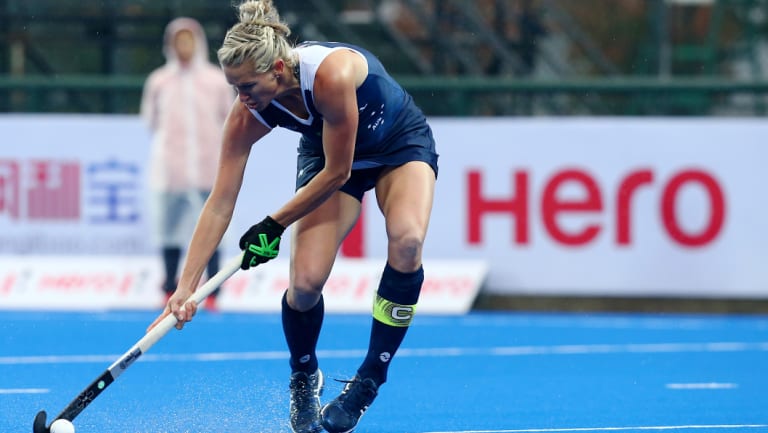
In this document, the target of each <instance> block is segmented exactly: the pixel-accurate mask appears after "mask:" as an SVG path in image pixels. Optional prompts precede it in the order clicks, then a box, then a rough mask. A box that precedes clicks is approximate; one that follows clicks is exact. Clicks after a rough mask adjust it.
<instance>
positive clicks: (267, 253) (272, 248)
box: [248, 233, 280, 266]
mask: <svg viewBox="0 0 768 433" xmlns="http://www.w3.org/2000/svg"><path fill="white" fill-rule="evenodd" d="M259 243H260V244H261V245H256V244H250V243H249V244H248V251H250V252H252V253H253V254H256V255H257V256H261V257H264V258H266V259H274V258H275V257H277V253H278V252H279V245H280V236H277V237H276V238H274V239H272V242H269V239H267V235H266V234H265V233H259ZM255 259H256V258H255V257H254V258H252V259H251V266H254V265H255V263H254V260H255Z"/></svg>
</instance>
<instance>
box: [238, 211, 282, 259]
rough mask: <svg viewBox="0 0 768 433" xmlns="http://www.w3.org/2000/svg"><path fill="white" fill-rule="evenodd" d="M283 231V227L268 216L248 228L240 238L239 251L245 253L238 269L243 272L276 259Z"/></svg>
mask: <svg viewBox="0 0 768 433" xmlns="http://www.w3.org/2000/svg"><path fill="white" fill-rule="evenodd" d="M284 231H285V227H283V226H281V225H280V224H279V223H278V222H277V221H275V220H273V219H272V217H270V216H267V217H266V218H264V220H262V221H261V222H260V223H258V224H256V225H254V226H252V227H251V228H249V229H248V231H247V232H245V234H244V235H243V236H242V237H241V238H240V249H241V250H244V251H245V254H243V262H242V263H241V264H240V269H243V270H245V269H248V268H250V267H253V266H256V265H259V264H261V263H265V262H267V261H269V260H272V259H274V258H275V257H277V253H278V252H279V251H280V236H281V235H282V234H283V232H284Z"/></svg>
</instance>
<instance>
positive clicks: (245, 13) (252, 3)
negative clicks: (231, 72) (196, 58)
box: [217, 0, 295, 73]
mask: <svg viewBox="0 0 768 433" xmlns="http://www.w3.org/2000/svg"><path fill="white" fill-rule="evenodd" d="M238 11H239V15H240V20H239V22H238V23H237V24H235V25H234V26H232V28H230V29H229V30H228V31H227V34H226V35H225V36H224V42H222V44H221V48H219V51H218V52H217V55H218V58H219V63H220V64H221V66H223V67H238V66H240V65H242V64H244V63H246V62H250V63H251V65H252V66H253V72H255V73H263V72H267V71H269V70H270V69H272V66H273V65H274V62H275V60H277V59H283V60H284V61H285V63H286V64H287V65H288V66H289V67H293V66H295V61H294V59H293V58H292V56H291V55H290V52H291V50H292V49H293V46H292V45H291V43H289V42H288V39H287V36H288V35H290V34H291V29H290V28H288V25H286V24H285V23H284V22H283V21H281V19H280V14H279V13H278V12H277V8H275V6H274V5H273V4H272V0H246V1H244V2H243V3H241V4H240V6H239V7H238Z"/></svg>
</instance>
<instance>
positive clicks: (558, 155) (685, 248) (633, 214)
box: [0, 115, 768, 298]
mask: <svg viewBox="0 0 768 433" xmlns="http://www.w3.org/2000/svg"><path fill="white" fill-rule="evenodd" d="M430 121H431V124H432V126H433V129H434V133H435V137H436V139H437V141H438V151H439V153H440V155H441V156H440V175H439V179H438V182H437V190H436V196H435V204H434V208H433V217H432V221H431V223H430V229H429V230H430V231H429V235H428V238H427V243H426V245H425V249H424V255H425V257H426V258H432V259H440V260H443V259H449V260H471V261H478V260H479V261H483V262H485V263H487V264H488V277H487V280H486V290H489V291H492V292H499V293H514V294H568V295H606V296H628V295H629V296H694V297H728V298H732V297H755V298H766V297H768V267H766V265H765V263H766V262H768V242H766V240H768V226H767V225H766V224H765V223H764V222H763V221H764V219H765V217H764V215H765V214H766V212H768V194H765V192H764V185H767V184H768V173H766V170H764V168H763V165H764V162H765V161H768V147H766V145H765V141H766V138H765V137H768V122H766V121H765V120H764V119H759V118H754V119H730V118H663V119H662V118H456V119H452V118H436V119H431V120H430ZM0 128H2V130H3V131H4V139H3V140H4V142H3V144H2V145H0V255H3V254H6V255H19V254H66V255H71V254H83V255H88V254H119V255H147V254H150V255H151V254H154V251H155V249H154V247H153V246H152V244H151V240H150V237H149V236H148V235H147V234H148V233H150V230H149V228H148V227H147V221H148V211H147V202H148V200H147V197H146V181H145V178H146V163H147V157H148V145H149V140H148V137H147V134H146V131H145V130H144V129H143V127H142V125H141V124H140V122H139V120H138V118H136V117H133V116H23V115H6V116H1V117H0ZM297 140H298V136H297V135H296V134H294V133H292V132H290V131H284V130H276V131H275V132H273V133H271V134H270V135H269V136H267V137H266V138H265V139H264V140H263V142H260V143H257V144H256V145H255V147H254V150H253V152H252V160H253V161H252V163H251V164H249V167H248V169H247V173H246V179H245V181H244V185H243V189H242V191H241V194H240V200H239V202H238V204H237V207H236V209H235V216H234V219H233V222H232V225H231V227H230V230H229V231H228V233H227V237H226V239H225V241H224V247H225V249H226V250H227V252H228V253H229V254H234V253H235V252H236V251H235V249H234V248H236V243H237V239H238V238H239V236H240V234H241V233H242V232H243V231H244V230H246V229H247V228H248V227H249V226H250V225H251V224H253V223H254V222H257V221H258V220H260V219H261V218H263V216H264V215H265V214H267V213H269V212H272V211H274V209H276V208H277V207H279V206H280V205H281V204H282V203H284V202H285V200H287V199H288V198H289V196H290V195H291V194H292V192H293V177H294V174H295V148H296V144H297ZM256 156H260V158H261V159H259V160H258V161H257V160H256V158H255V157H256ZM265 161H268V162H265ZM265 179H268V180H267V181H265ZM73 185H75V186H73ZM371 198H372V196H371ZM73 200H74V201H75V202H76V203H79V206H75V207H72V206H71V203H72V201H73ZM361 227H362V229H361V231H360V232H359V233H360V236H356V237H354V238H353V239H352V240H351V242H353V243H355V244H356V245H352V246H351V248H350V251H355V250H356V251H358V252H360V253H361V255H362V256H363V257H366V258H370V259H374V260H378V261H379V262H381V260H383V257H384V255H385V251H386V247H385V244H386V238H385V236H384V231H383V221H381V216H380V215H379V212H378V209H377V208H376V205H375V200H373V199H366V201H365V211H364V217H363V221H362V225H361ZM289 238H290V231H289V232H288V233H287V236H286V239H285V240H284V244H283V245H284V249H287V245H289ZM283 254H286V252H283ZM425 270H426V272H427V273H429V272H431V270H430V269H428V268H426V267H425Z"/></svg>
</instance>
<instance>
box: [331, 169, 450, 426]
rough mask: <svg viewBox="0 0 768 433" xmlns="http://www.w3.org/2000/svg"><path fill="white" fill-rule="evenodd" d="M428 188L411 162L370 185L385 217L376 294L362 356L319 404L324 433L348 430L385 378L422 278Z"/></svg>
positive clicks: (428, 174) (431, 179) (427, 179)
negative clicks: (336, 391)
mask: <svg viewBox="0 0 768 433" xmlns="http://www.w3.org/2000/svg"><path fill="white" fill-rule="evenodd" d="M434 188H435V172H434V171H433V170H432V168H431V167H430V166H429V165H428V164H426V163H423V162H417V161H414V162H409V163H407V164H404V165H401V166H399V167H395V168H392V169H388V170H386V171H385V172H383V174H382V176H381V177H380V178H379V180H378V181H377V183H376V197H377V200H378V204H379V208H380V209H381V211H382V213H383V214H384V218H385V221H386V230H387V238H388V251H387V264H386V266H385V268H384V272H383V274H382V277H381V282H380V284H379V288H378V290H377V293H376V299H375V302H374V307H373V321H372V325H371V335H370V342H369V346H368V353H367V355H366V358H365V360H364V361H363V363H362V365H361V366H360V368H359V369H358V371H357V375H356V376H355V378H354V379H352V380H351V381H350V382H349V383H348V384H347V385H346V386H345V388H344V390H343V391H342V393H341V395H339V396H338V397H337V398H336V399H335V400H333V401H331V402H330V403H329V404H328V405H326V406H325V407H324V408H323V411H322V416H323V427H325V429H326V430H328V431H329V432H332V433H334V432H348V431H351V430H352V429H354V427H355V426H356V425H357V422H358V421H359V419H360V417H361V416H362V414H363V413H364V412H365V411H366V410H367V408H368V406H369V405H370V404H371V403H372V402H373V400H374V398H375V397H376V396H377V395H378V389H379V387H380V386H381V385H382V384H383V383H384V382H386V380H387V370H388V368H389V365H390V362H391V360H392V358H393V356H394V355H395V352H397V349H398V348H399V347H400V344H401V343H402V341H403V338H404V337H405V334H406V332H407V330H408V327H409V326H410V324H411V320H412V319H413V315H414V313H415V309H416V304H417V302H418V298H419V293H420V291H421V285H422V283H423V281H424V271H423V269H422V266H421V253H422V246H423V244H424V239H425V237H426V234H427V226H428V225H429V218H430V214H431V212H432V199H433V196H434Z"/></svg>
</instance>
